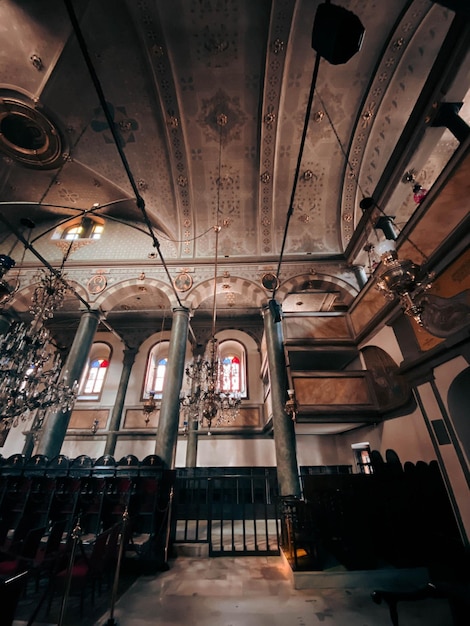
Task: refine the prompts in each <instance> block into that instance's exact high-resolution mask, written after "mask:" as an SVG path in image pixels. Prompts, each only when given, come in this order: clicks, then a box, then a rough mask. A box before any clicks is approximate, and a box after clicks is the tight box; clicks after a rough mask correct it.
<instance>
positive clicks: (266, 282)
mask: <svg viewBox="0 0 470 626" xmlns="http://www.w3.org/2000/svg"><path fill="white" fill-rule="evenodd" d="M261 283H262V285H263V287H264V288H265V289H268V290H269V291H272V290H273V289H278V287H279V284H280V283H279V278H278V277H277V276H276V274H273V273H272V272H266V274H263V276H262V277H261Z"/></svg>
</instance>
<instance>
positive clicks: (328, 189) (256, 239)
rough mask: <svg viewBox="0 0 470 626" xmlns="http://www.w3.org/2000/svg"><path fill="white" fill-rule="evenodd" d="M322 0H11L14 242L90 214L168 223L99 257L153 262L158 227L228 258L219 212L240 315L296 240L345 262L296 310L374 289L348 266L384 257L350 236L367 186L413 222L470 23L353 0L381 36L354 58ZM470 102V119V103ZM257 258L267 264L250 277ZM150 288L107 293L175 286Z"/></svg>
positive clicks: (183, 258) (413, 7)
mask: <svg viewBox="0 0 470 626" xmlns="http://www.w3.org/2000/svg"><path fill="white" fill-rule="evenodd" d="M321 4H322V3H320V2H318V1H316V0H315V1H312V0H256V2H254V1H253V0H171V1H170V0H162V1H158V2H157V1H156V0H100V1H99V2H98V1H92V0H48V1H47V2H37V0H3V1H2V2H1V3H0V154H1V155H2V156H1V158H0V166H1V171H0V201H1V204H0V213H1V214H3V215H4V217H5V218H6V221H4V222H3V223H2V224H1V225H0V227H1V228H2V229H3V232H2V237H3V241H6V236H7V234H8V233H7V231H8V227H7V226H6V225H5V224H6V223H7V224H8V225H10V226H12V227H13V229H14V230H15V231H20V232H24V226H23V225H22V221H21V220H22V219H24V218H29V219H31V220H33V222H34V223H35V224H36V225H37V228H39V232H40V233H42V232H43V231H45V232H47V233H50V232H51V229H53V228H54V227H55V226H56V225H57V224H59V223H61V224H64V223H67V220H70V219H73V218H76V217H80V216H83V215H84V214H86V213H88V214H93V215H95V216H99V217H101V218H103V219H104V220H105V222H108V221H109V222H110V223H112V222H114V223H125V224H129V225H132V226H133V227H134V228H137V229H138V232H139V233H144V234H145V233H147V232H148V231H149V230H150V229H151V230H152V233H153V235H152V237H153V239H152V238H151V237H150V235H149V237H150V238H149V239H148V245H146V246H140V247H139V246H134V247H132V246H129V250H128V251H126V250H125V251H124V252H123V251H122V250H121V255H120V256H117V253H116V247H115V246H114V247H113V246H108V247H106V246H104V245H100V246H99V247H97V248H96V266H97V267H105V266H106V265H107V264H110V263H117V261H118V260H119V261H120V262H122V263H128V264H130V265H132V264H133V266H135V267H137V266H138V264H139V263H140V264H141V266H142V268H143V269H145V267H144V266H145V264H148V263H149V262H150V261H149V258H150V257H151V255H150V254H149V253H150V252H151V251H152V250H153V256H154V257H155V256H156V254H155V243H156V242H157V243H158V250H159V252H161V255H162V258H163V260H164V261H165V262H168V263H169V264H170V266H171V267H172V276H175V275H176V274H177V273H178V271H179V269H177V268H185V267H188V266H193V265H195V266H200V267H203V266H204V264H205V263H207V264H210V263H213V260H214V256H215V253H216V250H215V241H216V239H217V238H216V237H214V232H215V230H214V227H215V226H217V225H218V226H220V227H221V229H220V233H219V235H218V250H217V253H218V255H219V256H220V259H221V274H222V271H223V270H224V267H223V264H224V263H225V264H230V267H231V271H230V275H231V276H228V275H227V274H228V272H227V270H226V269H225V272H226V278H227V280H226V282H228V283H230V281H229V280H228V279H229V278H230V277H231V278H232V280H233V284H232V286H231V288H232V290H234V293H236V297H234V298H232V301H231V303H229V306H228V308H229V309H230V311H231V312H232V314H234V311H235V310H236V309H239V310H247V309H249V308H250V307H251V308H256V307H259V305H260V304H261V303H262V301H263V298H265V297H267V292H266V290H265V289H264V288H263V285H262V284H261V283H260V280H259V279H260V277H261V275H262V273H263V271H265V269H266V268H267V269H268V270H270V271H272V272H273V273H277V271H278V269H279V268H280V265H278V263H279V262H280V260H281V258H282V262H283V263H286V264H288V263H296V264H297V265H296V269H295V270H293V273H294V274H295V273H297V274H299V273H301V271H303V272H304V273H307V274H308V272H309V269H308V267H309V266H308V264H309V263H312V264H313V265H312V268H314V269H313V270H312V272H313V273H314V274H315V273H316V272H318V268H320V271H321V272H323V273H326V274H328V275H332V276H335V277H336V278H337V279H338V284H337V285H335V284H333V281H331V285H330V287H328V288H327V287H325V284H326V283H325V281H322V280H320V281H319V284H318V285H316V286H315V285H314V286H313V289H308V288H305V289H303V290H302V291H304V292H305V293H304V297H303V298H302V299H300V300H299V299H298V298H294V299H293V301H292V302H291V303H290V304H289V300H286V306H287V307H289V306H292V307H293V310H299V309H298V308H296V307H301V310H304V309H305V310H306V307H307V308H308V309H309V310H325V308H326V309H327V308H328V307H331V305H332V303H333V302H334V301H335V297H334V296H336V295H337V294H338V293H339V291H342V295H341V298H340V300H341V302H342V301H343V300H344V295H345V294H346V296H347V294H348V293H351V292H354V291H358V286H357V283H356V281H355V278H354V273H353V272H352V271H351V269H350V267H351V265H352V264H354V263H364V264H366V263H367V255H366V253H365V251H364V249H363V244H364V243H366V242H365V241H362V243H361V245H358V246H356V247H355V249H354V251H353V252H351V245H350V242H351V240H352V239H353V237H354V233H355V231H356V229H357V227H358V225H360V223H361V217H362V211H361V209H360V207H359V203H360V200H361V199H362V198H363V197H367V196H374V197H377V196H380V200H381V202H382V205H381V208H382V210H387V209H388V207H389V210H388V212H389V214H391V215H394V216H396V223H397V224H399V225H401V227H403V226H404V225H405V224H406V222H407V220H408V219H409V218H410V217H411V216H412V214H413V212H414V211H415V209H416V204H415V203H414V202H413V198H412V188H411V186H410V185H409V184H407V183H404V182H402V180H403V176H404V175H405V173H406V172H407V171H410V170H413V171H414V172H415V173H416V177H417V179H418V180H419V181H420V182H421V183H422V184H423V185H424V186H426V187H429V186H431V185H432V183H433V182H434V181H435V180H436V178H437V176H438V175H439V174H440V172H441V171H442V169H443V167H444V166H445V164H446V162H447V161H448V160H449V158H450V156H451V155H452V153H453V152H454V151H455V149H456V146H457V145H458V142H457V140H456V139H455V137H454V136H453V135H452V134H451V133H450V132H449V131H448V130H446V129H445V128H444V127H443V126H442V125H435V126H434V125H433V124H432V121H433V110H434V109H433V106H434V107H435V106H436V103H439V102H440V101H441V100H443V99H445V100H447V101H450V102H459V103H462V102H464V101H465V95H466V92H467V90H468V88H469V84H470V80H469V75H468V57H467V55H468V21H467V26H466V25H465V21H466V17H465V18H464V19H459V17H457V18H456V16H455V12H454V11H453V10H452V9H449V8H447V7H445V6H443V5H442V4H440V3H435V2H431V1H430V0H414V1H410V0H394V2H387V3H382V2H371V1H369V0H350V1H348V0H342V1H341V2H338V5H340V6H341V7H343V8H344V9H347V10H348V11H350V12H353V13H354V14H355V15H356V16H357V18H358V19H359V20H360V22H361V24H362V25H363V27H364V29H365V35H364V37H363V40H362V41H361V42H360V46H359V47H360V50H358V51H357V52H356V53H354V54H352V55H351V56H350V58H349V60H347V61H346V62H341V63H339V62H330V61H329V60H326V58H324V57H325V56H327V54H326V53H325V48H326V49H330V48H332V49H333V50H337V49H343V47H344V42H343V41H342V39H346V38H347V37H346V32H341V31H340V32H339V34H338V30H337V28H338V25H337V24H336V25H334V24H330V25H328V24H326V23H323V24H321V28H320V31H321V32H320V34H317V35H316V38H315V37H314V38H313V47H312V29H313V25H314V21H315V19H316V15H317V11H318V7H319V6H320V5H321ZM447 4H449V3H447ZM451 4H452V3H451ZM457 4H458V3H457ZM462 5H463V3H462ZM322 46H323V47H322ZM319 48H320V52H319V50H318V49H319ZM312 85H313V87H314V90H312V91H311V88H312ZM309 94H311V95H312V96H313V100H312V101H311V103H310V104H311V109H310V116H309V117H308V119H306V112H307V111H308V110H309ZM460 115H461V117H462V118H463V119H468V118H469V117H470V116H469V115H468V108H467V106H466V105H465V103H464V105H463V107H462V108H461V109H460ZM413 116H416V118H415V119H416V124H415V126H414V128H413V129H409V127H408V126H407V124H408V125H409V120H410V119H413ZM406 128H408V135H407V137H406V139H407V141H406V143H405V142H404V141H403V133H404V130H405V129H406ZM402 144H403V145H402ZM287 225H288V228H286V226H287ZM44 236H45V235H44ZM146 236H147V235H146ZM1 242H2V239H0V243H1ZM40 244H41V240H40V239H38V245H40ZM122 246H123V249H124V248H125V246H126V244H125V242H123V243H122ZM41 251H42V254H43V255H44V256H45V257H46V260H48V261H50V262H52V261H53V253H52V252H51V253H50V255H51V256H50V257H49V256H48V254H47V250H46V252H45V251H44V246H43V247H42V248H41ZM3 252H5V253H6V252H7V250H3ZM87 255H88V256H84V257H83V260H82V262H83V263H84V264H85V263H87V264H88V265H89V264H90V258H89V251H87ZM281 255H282V256H281ZM80 259H81V257H80V254H79V253H78V254H76V255H75V256H74V257H73V258H71V263H72V264H73V262H77V263H80ZM157 261H158V259H157ZM315 263H318V264H319V265H317V266H316V265H315ZM247 264H250V267H251V268H253V267H256V271H254V270H253V269H252V270H251V275H250V277H249V280H248V281H247V275H248V274H247V273H246V272H245V274H244V271H245V270H244V268H246V267H247ZM299 264H304V265H303V266H302V267H303V270H299V267H301V266H300V265H299ZM321 264H323V265H321ZM237 266H238V267H239V268H240V269H239V270H238V271H237V270H236V269H234V268H236V267H237ZM284 267H285V266H284V265H283V266H282V269H281V275H280V278H281V281H282V278H283V272H284ZM325 268H326V269H325ZM211 271H212V270H209V269H207V270H206V274H204V272H202V273H201V274H200V276H199V277H198V276H197V272H196V274H195V275H194V277H195V284H196V282H198V281H199V283H200V284H202V283H205V285H206V286H205V287H204V288H203V289H201V292H200V293H199V295H198V296H197V297H195V302H196V305H197V306H198V307H200V308H201V309H204V308H206V309H207V308H209V307H210V302H211V294H212V288H211V286H210V282H209V279H210V272H211ZM287 274H289V272H287ZM253 276H256V277H257V280H258V283H257V284H255V282H256V281H254V280H253V278H252V277H253ZM222 283H223V281H221V285H220V290H223V284H222ZM299 284H300V283H299ZM345 284H346V285H347V287H348V288H346V289H345V288H344V285H345ZM229 288H230V287H229ZM133 289H134V291H132V290H131V292H128V297H129V298H130V300H129V303H128V304H127V309H125V308H122V305H123V301H122V299H121V298H120V297H119V298H117V296H115V300H116V301H110V302H109V303H108V304H109V307H110V308H111V309H112V308H115V309H116V308H119V307H121V308H122V311H125V310H129V309H131V310H134V311H135V310H137V309H140V310H141V311H142V313H145V311H147V310H149V309H158V308H160V309H161V308H164V307H165V306H166V303H167V302H168V298H170V299H171V290H172V289H173V285H171V284H169V287H168V293H167V294H166V293H165V291H164V290H163V291H162V290H161V289H159V290H158V293H159V294H160V299H159V298H158V297H157V296H156V291H155V290H152V289H151V288H150V290H149V291H147V292H145V290H140V291H139V288H138V285H137V286H136V285H134V287H133ZM338 290H339V291H338ZM83 294H84V296H85V297H86V293H85V291H83ZM136 294H138V295H139V297H138V298H136V297H135V296H136ZM146 294H147V295H146ZM162 294H163V295H162ZM331 294H333V296H332V295H331ZM285 295H286V296H287V295H288V293H286V294H285ZM118 300H119V302H118ZM224 302H225V301H224ZM224 302H222V299H221V302H220V305H221V308H224ZM299 303H300V304H299ZM225 308H227V306H226V307H225Z"/></svg>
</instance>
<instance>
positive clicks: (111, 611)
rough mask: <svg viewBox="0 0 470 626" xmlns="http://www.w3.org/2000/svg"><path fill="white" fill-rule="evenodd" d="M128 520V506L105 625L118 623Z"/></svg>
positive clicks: (124, 516) (123, 522)
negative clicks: (116, 618) (117, 600)
mask: <svg viewBox="0 0 470 626" xmlns="http://www.w3.org/2000/svg"><path fill="white" fill-rule="evenodd" d="M128 522H129V512H128V510H127V506H126V508H125V509H124V513H123V514H122V526H121V540H120V543H119V551H118V560H117V564H116V571H115V572H114V582H113V589H112V593H111V606H110V609H109V618H108V620H107V622H106V624H105V626H115V624H117V622H116V620H115V619H114V605H115V604H116V598H117V593H118V587H119V577H120V574H121V563H122V555H123V553H124V547H125V543H126V535H127V524H128Z"/></svg>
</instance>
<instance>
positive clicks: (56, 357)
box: [0, 270, 78, 429]
mask: <svg viewBox="0 0 470 626" xmlns="http://www.w3.org/2000/svg"><path fill="white" fill-rule="evenodd" d="M36 279H37V280H38V283H39V284H38V286H37V287H36V289H35V291H34V294H33V298H32V301H31V305H30V312H31V313H32V315H33V319H32V321H31V322H30V323H27V322H18V323H15V324H13V326H12V327H11V328H10V330H9V331H8V333H6V334H5V335H2V336H0V376H1V379H0V416H1V417H0V419H1V422H2V428H3V429H6V428H9V427H10V426H16V425H17V424H18V423H19V420H20V419H21V420H22V421H25V420H27V419H28V418H29V415H30V412H31V411H34V410H36V409H41V410H44V409H47V408H49V407H60V408H61V409H62V410H63V411H64V412H65V411H67V410H70V409H71V408H72V406H73V403H74V401H75V399H76V396H77V390H78V384H77V382H75V383H74V384H73V385H72V386H69V385H67V384H66V382H65V380H66V373H65V374H64V375H62V373H61V372H62V361H61V357H60V354H59V353H58V351H57V349H56V348H55V347H54V344H53V341H52V337H51V335H50V332H49V331H48V330H47V328H45V326H44V321H45V320H46V319H50V318H52V316H53V315H54V312H55V311H56V310H57V309H58V308H59V307H60V306H62V304H63V301H64V297H65V294H66V293H67V291H68V289H69V288H68V286H67V283H66V282H65V281H64V275H63V273H62V270H61V271H60V272H51V273H50V274H49V273H47V272H45V271H44V270H41V272H40V273H39V275H38V276H37V277H36Z"/></svg>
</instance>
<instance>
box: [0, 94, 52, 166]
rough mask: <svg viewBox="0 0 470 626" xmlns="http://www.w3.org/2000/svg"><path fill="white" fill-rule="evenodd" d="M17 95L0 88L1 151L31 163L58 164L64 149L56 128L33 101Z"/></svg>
mask: <svg viewBox="0 0 470 626" xmlns="http://www.w3.org/2000/svg"><path fill="white" fill-rule="evenodd" d="M20 98H21V96H20V97H19V98H15V97H12V96H3V95H2V94H1V92H0V151H1V152H3V153H4V154H6V155H8V156H9V157H11V158H12V159H15V160H16V161H19V162H20V163H23V164H24V165H28V166H30V167H38V168H54V167H59V165H61V164H62V162H63V158H62V154H63V152H64V148H63V142H62V138H61V135H60V133H59V130H58V129H57V127H56V126H55V125H54V124H53V123H52V122H51V121H50V120H49V119H48V117H46V115H45V114H44V113H43V112H42V111H40V110H39V109H38V108H36V107H35V106H34V104H33V103H31V104H30V103H28V102H25V101H23V100H22V99H20Z"/></svg>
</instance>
